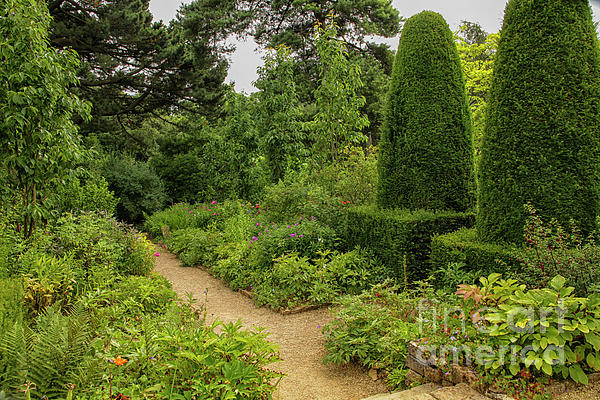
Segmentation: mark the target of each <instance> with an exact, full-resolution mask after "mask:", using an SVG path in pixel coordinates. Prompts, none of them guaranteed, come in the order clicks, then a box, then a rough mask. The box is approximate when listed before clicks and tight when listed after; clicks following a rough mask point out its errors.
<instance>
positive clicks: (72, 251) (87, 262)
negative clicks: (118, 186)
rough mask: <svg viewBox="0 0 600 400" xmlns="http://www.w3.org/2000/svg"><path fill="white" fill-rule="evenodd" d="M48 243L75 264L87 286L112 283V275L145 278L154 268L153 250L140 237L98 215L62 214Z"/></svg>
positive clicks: (142, 236)
mask: <svg viewBox="0 0 600 400" xmlns="http://www.w3.org/2000/svg"><path fill="white" fill-rule="evenodd" d="M52 240H53V241H54V244H53V251H55V252H56V253H57V254H58V255H68V256H70V257H72V258H73V259H74V261H75V262H76V263H77V264H78V265H79V268H81V269H82V271H83V274H84V277H85V285H86V286H88V287H95V286H96V285H100V286H103V285H104V284H106V283H110V282H112V280H114V278H115V276H114V274H115V273H120V274H134V275H145V274H147V273H148V272H149V271H150V270H151V269H152V268H153V265H154V259H153V257H152V254H153V252H154V248H153V246H152V243H150V241H148V239H146V237H145V236H144V235H143V234H140V233H138V232H137V231H136V230H135V229H133V228H132V227H130V226H127V225H125V224H122V223H119V222H117V221H115V220H114V219H112V218H108V217H106V216H105V215H102V214H96V213H92V212H87V213H83V212H82V213H80V214H77V215H73V214H65V215H64V216H63V217H62V218H60V219H59V220H58V221H57V223H56V226H55V227H54V228H53V231H52Z"/></svg>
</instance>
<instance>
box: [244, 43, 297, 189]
mask: <svg viewBox="0 0 600 400" xmlns="http://www.w3.org/2000/svg"><path fill="white" fill-rule="evenodd" d="M258 73H259V79H258V80H257V81H256V83H255V85H256V87H257V88H258V89H260V91H259V92H258V105H257V108H258V117H259V124H258V129H259V135H260V147H261V148H262V151H263V153H264V154H265V158H266V161H267V164H268V166H269V171H270V173H271V181H272V182H274V183H277V182H278V181H279V180H280V179H283V176H284V173H285V171H286V169H287V168H288V166H289V165H290V163H291V161H292V158H293V157H296V156H299V155H301V154H302V150H303V149H302V139H303V135H302V130H301V129H300V123H299V121H298V119H299V116H300V112H299V108H298V96H297V94H296V85H295V83H294V60H293V58H292V56H291V53H290V49H289V48H288V47H286V46H284V45H280V46H278V47H277V48H276V49H270V51H269V52H268V53H267V55H266V57H265V65H264V66H263V67H261V68H259V70H258Z"/></svg>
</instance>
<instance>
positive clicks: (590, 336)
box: [580, 328, 600, 351]
mask: <svg viewBox="0 0 600 400" xmlns="http://www.w3.org/2000/svg"><path fill="white" fill-rule="evenodd" d="M580 329H581V328H580ZM585 340H586V342H588V343H589V344H591V345H592V346H593V347H594V350H596V351H599V350H600V336H598V335H596V334H595V333H586V334H585Z"/></svg>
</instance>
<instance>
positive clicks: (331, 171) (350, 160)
mask: <svg viewBox="0 0 600 400" xmlns="http://www.w3.org/2000/svg"><path fill="white" fill-rule="evenodd" d="M306 179H307V181H308V182H310V184H311V185H318V186H321V187H323V188H324V189H325V190H326V191H327V192H328V193H330V194H331V196H334V197H335V198H336V199H338V201H340V202H341V201H345V202H348V203H349V204H353V205H356V206H360V205H370V204H374V203H375V193H376V189H377V148H376V147H368V148H367V149H366V150H365V149H363V148H362V147H346V148H344V149H342V151H341V157H340V159H339V160H337V161H336V162H335V163H332V164H329V165H326V166H325V167H323V169H319V170H315V171H312V173H311V174H310V176H309V177H308V178H306ZM336 206H338V204H336ZM338 207H339V206H338ZM315 216H317V214H315ZM321 218H322V216H321Z"/></svg>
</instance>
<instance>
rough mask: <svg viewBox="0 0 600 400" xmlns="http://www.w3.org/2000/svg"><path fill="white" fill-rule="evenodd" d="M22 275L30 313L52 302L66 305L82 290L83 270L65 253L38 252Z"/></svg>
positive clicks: (48, 305)
mask: <svg viewBox="0 0 600 400" xmlns="http://www.w3.org/2000/svg"><path fill="white" fill-rule="evenodd" d="M23 277H24V289H25V294H24V296H23V301H24V304H25V307H26V309H27V311H28V312H29V313H30V314H32V315H38V314H39V313H40V312H42V311H43V310H44V309H45V308H47V307H50V306H52V305H54V304H58V305H59V306H60V307H61V308H63V309H67V308H68V307H70V306H71V305H72V304H73V300H74V299H75V297H76V296H77V294H78V293H80V292H83V291H84V290H85V286H84V284H83V283H82V282H83V281H84V279H85V277H84V271H82V269H81V268H78V265H76V263H75V262H74V261H73V259H72V257H68V256H63V257H57V256H47V255H44V254H41V255H37V256H35V258H34V259H33V260H32V262H31V264H29V265H28V268H27V272H25V273H23Z"/></svg>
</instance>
